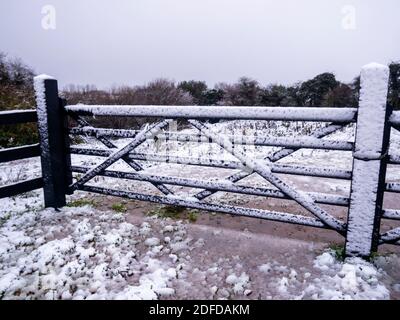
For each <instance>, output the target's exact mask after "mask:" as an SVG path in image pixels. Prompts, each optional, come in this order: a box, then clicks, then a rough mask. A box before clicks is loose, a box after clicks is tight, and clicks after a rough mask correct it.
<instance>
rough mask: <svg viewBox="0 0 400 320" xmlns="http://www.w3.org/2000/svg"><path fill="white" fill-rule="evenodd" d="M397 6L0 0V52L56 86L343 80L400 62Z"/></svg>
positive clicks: (260, 0)
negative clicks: (365, 68) (325, 76)
mask: <svg viewBox="0 0 400 320" xmlns="http://www.w3.org/2000/svg"><path fill="white" fill-rule="evenodd" d="M45 5H51V6H53V8H54V9H55V13H56V15H55V20H54V19H53V18H54V16H53V15H51V10H50V11H49V9H46V8H45V9H46V10H44V11H43V13H42V9H43V6H45ZM47 8H48V7H47ZM399 12H400V1H399V0H380V1H378V0H359V1H354V0H344V1H342V0H279V1H278V0H275V1H272V0H68V1H67V0H45V1H42V0H29V1H27V0H1V1H0V51H4V52H6V53H8V54H9V55H10V56H18V57H20V58H22V59H23V60H24V61H25V62H26V63H28V64H29V65H31V66H32V67H33V68H34V69H35V71H36V72H37V73H47V74H50V75H53V76H55V77H56V78H57V79H58V80H59V82H60V85H61V86H65V85H67V84H70V83H75V84H95V85H97V86H98V87H100V88H104V87H106V86H111V85H114V84H130V85H133V84H143V83H146V82H148V81H150V80H152V79H154V78H159V77H165V78H169V79H174V80H176V81H180V80H184V79H186V80H188V79H196V80H205V81H207V83H208V84H209V85H214V84H215V83H217V82H221V81H226V82H233V81H235V80H237V79H238V78H239V77H240V76H249V77H251V78H255V79H257V80H258V81H260V83H262V84H267V83H283V84H290V83H294V82H296V81H299V80H305V79H309V78H311V77H313V76H315V75H316V74H318V73H321V72H325V71H331V72H334V73H335V74H336V75H337V77H338V79H340V80H342V81H349V80H351V79H352V78H353V77H354V76H356V75H357V74H358V73H359V71H360V68H361V66H362V65H364V64H366V63H369V62H372V61H374V62H380V63H388V62H390V61H392V60H400V19H399V18H398V17H399ZM54 21H55V29H52V27H54V23H53V22H54ZM43 26H44V28H43Z"/></svg>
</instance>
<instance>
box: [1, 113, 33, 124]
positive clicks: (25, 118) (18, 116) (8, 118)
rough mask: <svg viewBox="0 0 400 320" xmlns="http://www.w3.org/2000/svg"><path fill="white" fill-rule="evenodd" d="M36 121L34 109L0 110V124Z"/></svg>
mask: <svg viewBox="0 0 400 320" xmlns="http://www.w3.org/2000/svg"><path fill="white" fill-rule="evenodd" d="M28 122H37V114H36V110H10V111H0V125H11V124H20V123H28Z"/></svg>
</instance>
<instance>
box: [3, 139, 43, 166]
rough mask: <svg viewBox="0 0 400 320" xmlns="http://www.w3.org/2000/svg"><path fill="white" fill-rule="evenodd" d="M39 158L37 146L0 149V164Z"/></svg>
mask: <svg viewBox="0 0 400 320" xmlns="http://www.w3.org/2000/svg"><path fill="white" fill-rule="evenodd" d="M38 156H40V147H39V144H38V143H36V144H31V145H28V146H22V147H15V148H7V149H0V163H2V162H9V161H14V160H20V159H26V158H32V157H38Z"/></svg>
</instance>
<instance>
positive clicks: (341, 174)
mask: <svg viewBox="0 0 400 320" xmlns="http://www.w3.org/2000/svg"><path fill="white" fill-rule="evenodd" d="M71 153H72V154H84V155H91V156H100V157H108V156H109V155H110V154H111V152H110V151H109V150H105V149H85V148H76V147H71ZM128 157H129V158H130V159H133V160H142V161H149V162H152V161H153V162H166V163H176V164H186V165H195V166H206V167H213V168H224V169H244V168H245V166H244V165H243V164H242V163H240V162H238V161H226V160H218V159H206V158H193V157H180V156H165V155H158V154H146V153H129V155H128ZM271 170H272V172H274V173H282V174H293V175H305V176H310V177H322V178H333V179H345V180H349V179H351V171H348V170H339V169H327V168H317V167H303V166H291V165H285V164H277V163H273V164H271Z"/></svg>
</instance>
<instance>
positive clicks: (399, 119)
mask: <svg viewBox="0 0 400 320" xmlns="http://www.w3.org/2000/svg"><path fill="white" fill-rule="evenodd" d="M389 121H390V123H391V124H392V126H396V127H400V111H393V112H392V114H391V116H390V118H389Z"/></svg>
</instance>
